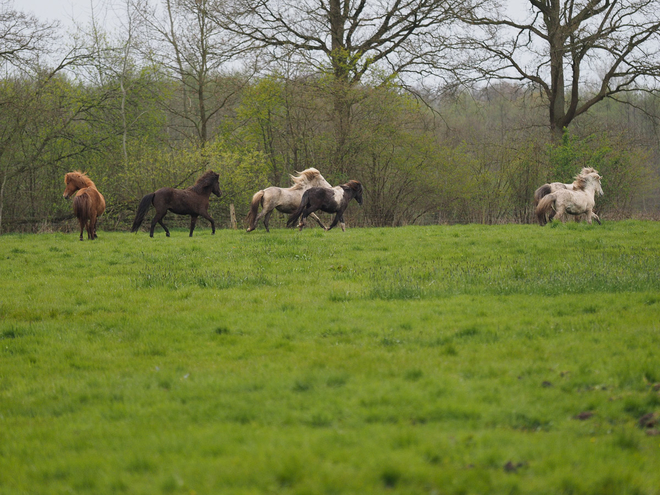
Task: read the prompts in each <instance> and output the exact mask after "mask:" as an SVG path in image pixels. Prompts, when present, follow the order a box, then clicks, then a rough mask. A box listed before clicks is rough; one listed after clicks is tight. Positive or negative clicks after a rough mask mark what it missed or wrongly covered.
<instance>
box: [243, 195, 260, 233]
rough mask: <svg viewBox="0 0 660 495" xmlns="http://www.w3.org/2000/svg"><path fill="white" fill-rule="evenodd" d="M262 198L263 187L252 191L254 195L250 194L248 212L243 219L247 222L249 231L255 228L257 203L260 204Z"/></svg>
mask: <svg viewBox="0 0 660 495" xmlns="http://www.w3.org/2000/svg"><path fill="white" fill-rule="evenodd" d="M263 198H264V191H263V189H262V190H261V191H257V192H256V193H254V196H252V201H251V202H250V213H248V216H247V218H246V219H245V221H246V222H247V224H248V229H247V230H248V232H251V231H253V230H254V229H256V228H257V211H258V210H259V205H260V204H261V200H262V199H263Z"/></svg>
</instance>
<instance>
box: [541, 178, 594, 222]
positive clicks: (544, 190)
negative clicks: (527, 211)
mask: <svg viewBox="0 0 660 495" xmlns="http://www.w3.org/2000/svg"><path fill="white" fill-rule="evenodd" d="M593 172H595V173H598V170H596V169H595V168H591V167H583V168H582V170H581V171H580V173H579V174H578V175H586V174H590V173H593ZM574 184H575V182H573V183H571V184H564V183H563V182H550V183H549V184H543V185H542V186H541V187H539V188H538V189H537V190H536V191H534V208H536V207H537V206H538V205H539V201H541V198H543V197H544V196H547V195H548V194H550V193H553V192H555V191H558V190H560V189H568V190H570V191H572V190H573V189H574ZM554 216H555V213H554V211H553V212H551V213H550V218H549V220H552V218H553V217H554ZM575 220H576V221H577V220H579V216H576V217H575Z"/></svg>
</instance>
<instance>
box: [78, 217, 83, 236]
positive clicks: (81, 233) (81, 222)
mask: <svg viewBox="0 0 660 495" xmlns="http://www.w3.org/2000/svg"><path fill="white" fill-rule="evenodd" d="M78 223H80V240H81V241H82V240H83V232H85V221H84V220H83V219H82V218H79V219H78Z"/></svg>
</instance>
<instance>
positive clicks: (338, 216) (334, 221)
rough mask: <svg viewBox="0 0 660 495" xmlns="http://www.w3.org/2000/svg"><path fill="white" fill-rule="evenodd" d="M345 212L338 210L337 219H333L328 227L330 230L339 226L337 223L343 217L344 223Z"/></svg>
mask: <svg viewBox="0 0 660 495" xmlns="http://www.w3.org/2000/svg"><path fill="white" fill-rule="evenodd" d="M343 214H344V212H343V211H338V212H337V214H336V215H335V219H334V220H333V221H332V223H331V224H330V227H328V230H330V229H331V228H333V227H336V226H337V223H338V222H339V219H340V218H342V223H344V220H343V217H342V215H343Z"/></svg>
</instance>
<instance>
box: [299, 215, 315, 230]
mask: <svg viewBox="0 0 660 495" xmlns="http://www.w3.org/2000/svg"><path fill="white" fill-rule="evenodd" d="M311 213H312V212H310V211H307V210H306V209H305V210H303V212H302V215H301V217H300V223H299V224H298V231H300V232H302V229H303V227H304V226H305V220H306V219H307V217H308V216H309V215H310V214H311Z"/></svg>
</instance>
